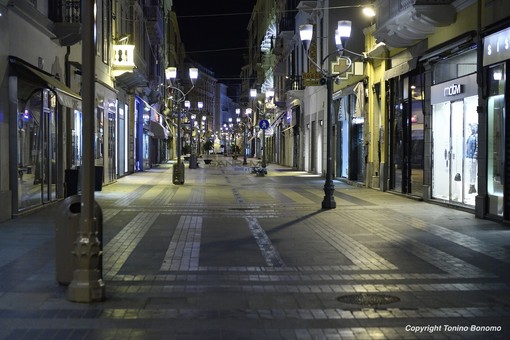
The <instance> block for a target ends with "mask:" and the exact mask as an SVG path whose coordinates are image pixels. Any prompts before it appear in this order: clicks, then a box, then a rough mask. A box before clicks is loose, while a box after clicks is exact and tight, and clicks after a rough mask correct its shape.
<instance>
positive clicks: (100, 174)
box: [94, 165, 104, 191]
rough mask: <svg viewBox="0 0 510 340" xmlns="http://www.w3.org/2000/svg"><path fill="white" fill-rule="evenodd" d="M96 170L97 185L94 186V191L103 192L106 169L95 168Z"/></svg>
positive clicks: (101, 167)
mask: <svg viewBox="0 0 510 340" xmlns="http://www.w3.org/2000/svg"><path fill="white" fill-rule="evenodd" d="M94 169H95V173H94V175H95V180H96V182H95V185H94V190H95V191H101V190H103V174H104V167H103V166H97V165H96V166H95V167H94Z"/></svg>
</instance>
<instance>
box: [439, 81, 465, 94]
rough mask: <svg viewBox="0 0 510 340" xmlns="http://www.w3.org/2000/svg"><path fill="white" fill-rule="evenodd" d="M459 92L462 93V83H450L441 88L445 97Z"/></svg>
mask: <svg viewBox="0 0 510 340" xmlns="http://www.w3.org/2000/svg"><path fill="white" fill-rule="evenodd" d="M461 93H464V86H463V85H462V84H452V85H450V86H448V87H445V88H444V90H443V94H444V96H445V97H451V96H457V95H459V94H461Z"/></svg>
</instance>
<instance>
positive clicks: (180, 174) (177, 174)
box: [165, 67, 198, 184]
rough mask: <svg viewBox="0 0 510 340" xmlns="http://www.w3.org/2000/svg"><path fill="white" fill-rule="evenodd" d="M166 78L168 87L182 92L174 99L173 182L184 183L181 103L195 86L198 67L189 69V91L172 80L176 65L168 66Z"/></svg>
mask: <svg viewBox="0 0 510 340" xmlns="http://www.w3.org/2000/svg"><path fill="white" fill-rule="evenodd" d="M165 76H166V79H167V80H168V81H169V82H170V85H168V86H167V87H168V88H169V89H173V90H176V91H177V92H179V93H180V94H181V98H179V99H177V100H174V102H175V103H177V104H178V105H177V146H176V148H177V164H176V165H175V166H174V167H173V183H174V184H184V163H182V161H181V152H182V150H181V149H182V144H181V143H182V141H181V107H180V104H181V103H182V102H183V101H185V100H186V95H188V93H190V92H191V90H193V88H194V87H195V82H196V80H197V78H198V69H197V68H194V67H192V68H190V69H189V78H190V80H191V88H190V89H189V90H188V92H186V93H184V92H183V91H182V90H181V89H179V88H178V87H175V86H173V85H172V82H173V81H174V80H175V79H176V78H177V68H176V67H168V68H167V69H166V70H165Z"/></svg>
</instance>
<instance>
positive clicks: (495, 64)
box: [483, 28, 510, 221]
mask: <svg viewBox="0 0 510 340" xmlns="http://www.w3.org/2000/svg"><path fill="white" fill-rule="evenodd" d="M508 41H510V28H506V29H504V30H501V31H499V32H496V33H493V34H491V35H488V36H487V37H485V39H484V43H483V46H484V53H483V67H484V75H485V77H486V79H485V80H486V84H487V104H486V105H487V195H488V202H487V204H488V210H487V212H488V214H489V215H490V216H493V217H497V218H502V219H503V220H505V221H508V220H510V191H509V189H508V188H509V186H508V185H507V183H508V181H510V164H509V161H508V160H509V159H510V138H507V136H509V133H510V122H509V121H508V120H507V119H506V108H507V107H508V105H509V102H508V101H509V99H508V98H510V89H509V88H508V86H506V79H507V78H508V77H509V70H510V64H509V62H510V46H509V44H508Z"/></svg>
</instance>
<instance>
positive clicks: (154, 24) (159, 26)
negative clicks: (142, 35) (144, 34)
mask: <svg viewBox="0 0 510 340" xmlns="http://www.w3.org/2000/svg"><path fill="white" fill-rule="evenodd" d="M143 11H144V16H145V18H146V19H147V30H148V32H149V36H150V39H151V41H152V42H154V43H156V44H158V43H161V42H162V40H163V32H164V27H163V23H164V20H163V15H162V14H161V8H160V7H159V6H145V7H144V10H143Z"/></svg>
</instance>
